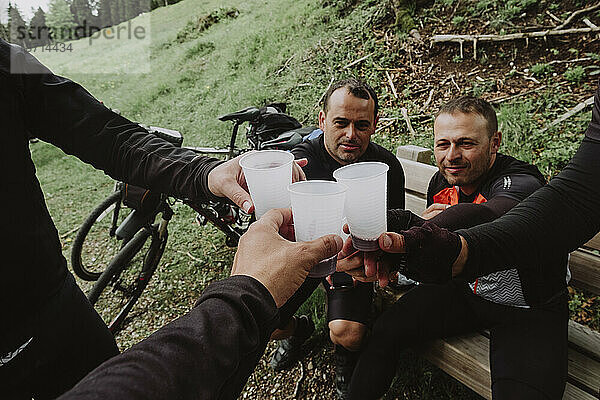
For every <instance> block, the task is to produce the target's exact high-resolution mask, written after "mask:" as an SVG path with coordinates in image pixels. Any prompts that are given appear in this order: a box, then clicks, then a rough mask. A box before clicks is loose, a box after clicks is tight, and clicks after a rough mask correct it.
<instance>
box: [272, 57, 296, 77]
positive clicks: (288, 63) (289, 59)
mask: <svg viewBox="0 0 600 400" xmlns="http://www.w3.org/2000/svg"><path fill="white" fill-rule="evenodd" d="M294 57H296V55H295V54H292V56H291V57H290V58H288V59H287V60H286V62H285V63H284V64H283V67H281V68H279V69H278V70H277V71H276V72H275V75H279V74H280V73H281V72H283V70H284V69H286V68H287V67H288V65H290V62H291V61H292V60H293V59H294Z"/></svg>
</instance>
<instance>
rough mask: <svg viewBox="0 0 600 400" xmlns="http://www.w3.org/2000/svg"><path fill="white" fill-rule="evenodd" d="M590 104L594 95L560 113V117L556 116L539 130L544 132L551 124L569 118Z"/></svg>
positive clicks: (554, 124) (592, 102) (553, 124)
mask: <svg viewBox="0 0 600 400" xmlns="http://www.w3.org/2000/svg"><path fill="white" fill-rule="evenodd" d="M592 104H594V96H592V97H589V98H588V99H586V100H585V101H582V102H581V103H579V104H577V105H576V106H575V107H573V108H572V109H570V110H569V111H567V112H566V113H564V114H563V115H561V116H560V117H558V118H556V119H555V120H554V121H552V122H550V123H549V124H548V125H547V126H546V127H545V128H544V129H542V130H541V132H545V131H547V130H548V129H550V128H552V127H553V126H556V125H558V124H560V123H561V122H563V121H564V120H566V119H568V118H571V117H572V116H573V115H575V114H577V113H578V112H580V111H582V110H584V109H585V108H586V107H588V106H591V105H592Z"/></svg>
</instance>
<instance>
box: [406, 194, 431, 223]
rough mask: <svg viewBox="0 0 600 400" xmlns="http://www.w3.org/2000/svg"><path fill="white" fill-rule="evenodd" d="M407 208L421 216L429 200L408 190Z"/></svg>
mask: <svg viewBox="0 0 600 400" xmlns="http://www.w3.org/2000/svg"><path fill="white" fill-rule="evenodd" d="M405 199H406V209H407V210H410V211H412V212H414V213H415V214H417V215H418V216H419V217H420V216H421V214H423V211H425V209H426V208H427V200H425V199H424V198H422V197H419V196H416V195H414V194H412V193H410V192H408V191H407V192H406V194H405Z"/></svg>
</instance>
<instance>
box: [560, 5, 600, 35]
mask: <svg viewBox="0 0 600 400" xmlns="http://www.w3.org/2000/svg"><path fill="white" fill-rule="evenodd" d="M597 8H600V3H598V4H596V5H593V6H590V7H587V8H583V9H581V10H577V11H574V12H573V13H572V14H571V15H569V17H568V18H567V19H565V22H563V23H562V24H560V25H559V26H557V27H556V28H555V29H557V30H558V29H563V28H566V27H567V26H569V24H570V23H571V21H573V19H574V18H575V17H577V16H578V15H580V14H585V13H587V12H590V11H594V10H595V9H597Z"/></svg>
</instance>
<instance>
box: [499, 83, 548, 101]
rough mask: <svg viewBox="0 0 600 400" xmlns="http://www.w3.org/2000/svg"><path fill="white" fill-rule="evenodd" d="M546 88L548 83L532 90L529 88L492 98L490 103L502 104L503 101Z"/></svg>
mask: <svg viewBox="0 0 600 400" xmlns="http://www.w3.org/2000/svg"><path fill="white" fill-rule="evenodd" d="M545 88H546V85H542V86H540V87H537V88H535V89H531V90H527V91H525V92H521V93H517V94H514V95H511V96H504V97H499V98H497V99H494V100H490V103H492V104H500V103H503V102H505V101H508V100H512V99H515V98H517V97H521V96H525V95H528V94H530V93H533V92H537V91H539V90H542V89H545Z"/></svg>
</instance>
